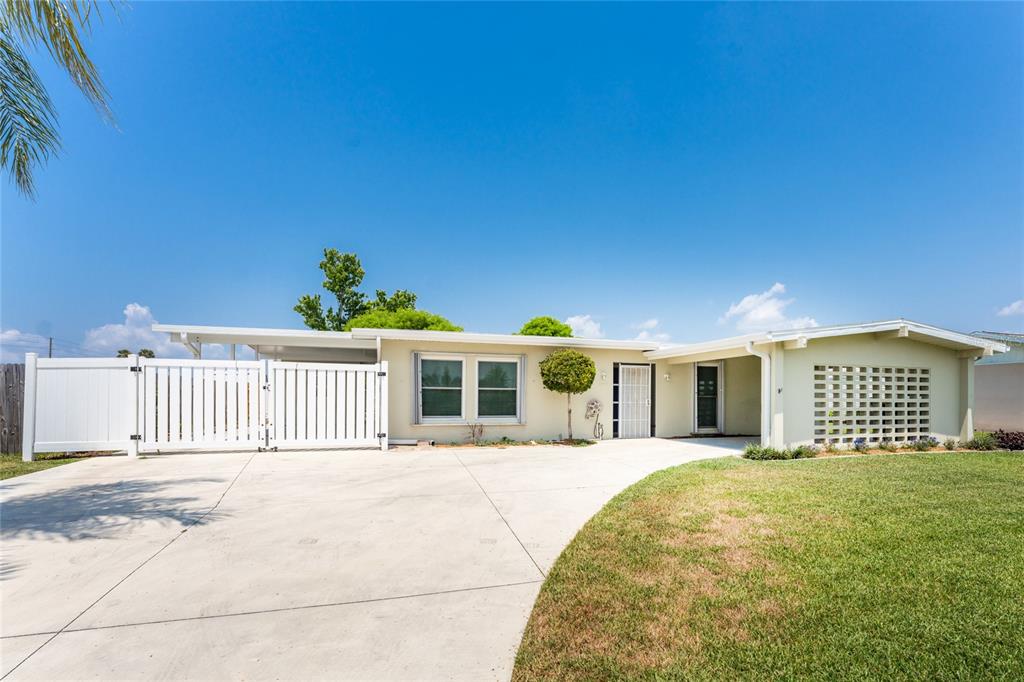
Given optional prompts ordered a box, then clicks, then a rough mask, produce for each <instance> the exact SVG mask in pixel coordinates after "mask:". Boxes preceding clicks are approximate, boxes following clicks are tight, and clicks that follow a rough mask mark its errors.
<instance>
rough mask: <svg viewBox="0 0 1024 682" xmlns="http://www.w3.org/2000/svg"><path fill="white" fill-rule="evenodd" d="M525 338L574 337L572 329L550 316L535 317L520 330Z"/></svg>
mask: <svg viewBox="0 0 1024 682" xmlns="http://www.w3.org/2000/svg"><path fill="white" fill-rule="evenodd" d="M519 333H520V334H522V335H524V336H572V327H570V326H569V325H567V324H566V323H565V322H560V321H559V320H556V319H555V318H553V317H551V316H549V315H541V316H540V317H535V318H533V319H532V320H530V321H529V322H527V323H526V324H524V325H523V328H522V329H520V330H519Z"/></svg>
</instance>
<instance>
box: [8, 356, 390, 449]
mask: <svg viewBox="0 0 1024 682" xmlns="http://www.w3.org/2000/svg"><path fill="white" fill-rule="evenodd" d="M387 432H388V376H387V362H380V363H377V364H328V363H319V362H279V361H273V360H253V361H234V360H164V359H151V358H139V357H135V356H131V357H128V358H109V359H104V358H100V359H97V358H81V359H77V358H75V359H65V358H61V359H49V358H38V357H36V355H35V354H34V353H29V354H27V355H26V358H25V419H24V425H23V427H22V435H23V440H22V459H24V460H26V461H30V460H31V459H32V455H33V453H35V452H49V451H64V450H67V451H72V450H127V451H128V454H129V455H132V456H134V455H137V454H138V453H139V452H174V451H181V450H241V449H278V448H321V447H379V448H380V449H381V450H387V447H388V436H387Z"/></svg>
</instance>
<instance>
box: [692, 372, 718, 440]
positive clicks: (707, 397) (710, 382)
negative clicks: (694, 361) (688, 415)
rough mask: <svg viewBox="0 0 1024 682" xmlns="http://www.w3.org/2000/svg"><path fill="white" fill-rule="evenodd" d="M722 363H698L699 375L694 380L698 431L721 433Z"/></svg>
mask: <svg viewBox="0 0 1024 682" xmlns="http://www.w3.org/2000/svg"><path fill="white" fill-rule="evenodd" d="M721 374H722V373H721V365H720V364H718V363H707V364H698V365H697V376H696V381H695V382H694V384H695V386H696V396H695V398H694V412H695V413H696V414H695V421H694V423H695V425H696V429H694V430H695V431H696V432H697V433H719V432H720V431H721V430H722V425H721V423H720V422H721V416H722V414H721V412H722V411H721V409H720V406H721V402H720V398H721V390H720V388H721Z"/></svg>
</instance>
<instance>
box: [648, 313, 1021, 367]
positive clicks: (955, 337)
mask: <svg viewBox="0 0 1024 682" xmlns="http://www.w3.org/2000/svg"><path fill="white" fill-rule="evenodd" d="M904 327H905V328H906V330H907V332H908V333H911V334H916V335H918V336H923V337H926V338H932V339H937V340H941V341H945V342H946V343H949V344H954V345H960V346H966V347H967V348H978V349H980V350H982V351H983V352H986V353H987V354H991V353H993V352H994V353H1005V352H1007V351H1008V350H1009V349H1010V348H1009V346H1008V345H1006V344H1003V343H999V342H998V341H992V340H989V339H983V338H979V337H977V336H972V335H970V334H962V333H960V332H954V331H950V330H948V329H941V328H939V327H933V326H932V325H928V324H921V323H920V322H913V321H912V320H903V319H900V320H885V321H882V322H866V323H862V324H846V325H835V326H831V327H805V328H802V329H787V330H783V331H775V332H762V333H758V334H748V335H746V336H734V337H731V338H728V339H719V340H717V341H707V342H704V343H693V344H686V345H681V346H669V347H667V348H661V349H660V350H655V351H648V352H647V353H645V355H646V356H647V357H648V358H650V359H652V360H660V359H664V358H677V357H682V356H687V355H697V354H700V353H713V352H719V351H723V352H724V351H729V350H734V349H736V348H742V347H745V346H746V344H747V342H752V343H754V344H760V343H774V342H779V341H792V340H796V339H801V338H803V339H820V338H827V337H830V336H850V335H854V334H871V333H877V332H886V331H898V330H900V328H904Z"/></svg>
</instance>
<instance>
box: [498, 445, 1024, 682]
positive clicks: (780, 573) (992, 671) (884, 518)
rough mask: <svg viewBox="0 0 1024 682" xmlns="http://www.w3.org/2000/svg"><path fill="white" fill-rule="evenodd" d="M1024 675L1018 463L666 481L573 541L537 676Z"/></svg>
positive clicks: (709, 475) (528, 648) (528, 657)
mask: <svg viewBox="0 0 1024 682" xmlns="http://www.w3.org/2000/svg"><path fill="white" fill-rule="evenodd" d="M769 678H770V679H787V678H802V679H819V680H826V679H853V678H856V679H892V678H898V679H918V680H932V679H1007V680H1009V679H1013V680H1020V679H1024V454H1022V453H1019V452H1018V453H1008V452H986V453H974V452H971V453H924V454H900V455H895V456H872V457H858V458H849V459H813V460H798V461H787V462H750V461H746V460H741V459H733V458H729V459H725V460H715V461H709V462H699V463H694V464H687V465H683V466H679V467H675V468H672V469H668V470H665V471H661V472H658V473H656V474H653V475H652V476H649V477H648V478H646V479H644V480H643V481H641V482H639V483H637V484H636V485H634V486H632V487H631V488H629V489H627V490H625V491H623V492H622V493H621V494H620V495H618V496H617V497H616V498H615V499H613V500H612V501H611V502H609V503H608V505H607V506H606V507H605V508H604V509H603V510H602V511H601V512H600V513H599V514H598V515H597V516H595V517H594V518H593V519H591V521H590V522H589V523H588V524H587V525H586V526H585V527H584V528H583V529H582V530H581V531H580V533H579V534H578V535H577V537H576V538H575V539H574V540H573V541H572V543H571V544H570V545H569V547H567V548H566V550H565V552H564V553H563V554H562V556H561V557H560V558H559V559H558V561H557V562H556V564H555V566H554V567H553V569H552V571H551V573H550V575H549V576H548V579H547V581H546V582H545V583H544V586H543V588H542V589H541V593H540V596H539V597H538V599H537V603H536V605H535V606H534V610H533V613H532V615H531V617H530V621H529V625H528V626H527V629H526V633H525V635H524V637H523V642H522V645H521V647H520V650H519V654H518V656H517V659H516V668H515V673H514V675H513V679H515V680H534V679H559V680H560V679H577V680H591V679H647V680H671V679H707V680H726V679H728V680H732V679H769Z"/></svg>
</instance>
